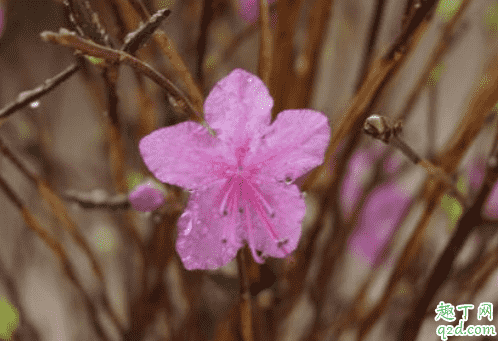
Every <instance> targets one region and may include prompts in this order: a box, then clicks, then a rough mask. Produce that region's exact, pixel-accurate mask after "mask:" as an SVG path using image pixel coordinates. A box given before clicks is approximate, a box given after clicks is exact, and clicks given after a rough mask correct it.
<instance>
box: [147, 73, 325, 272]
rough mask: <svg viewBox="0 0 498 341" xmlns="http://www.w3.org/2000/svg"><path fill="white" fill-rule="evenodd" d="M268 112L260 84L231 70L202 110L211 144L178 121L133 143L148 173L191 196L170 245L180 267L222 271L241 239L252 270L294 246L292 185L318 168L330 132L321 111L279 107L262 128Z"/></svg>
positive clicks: (197, 128)
mask: <svg viewBox="0 0 498 341" xmlns="http://www.w3.org/2000/svg"><path fill="white" fill-rule="evenodd" d="M272 107H273V99H272V98H271V97H270V94H269V92H268V89H267V88H266V86H265V85H264V84H263V82H262V81H261V80H260V79H259V78H258V77H256V76H254V75H252V74H250V73H248V72H246V71H244V70H241V69H236V70H234V71H233V72H232V73H230V74H229V75H228V76H227V77H225V78H223V79H222V80H220V81H219V82H218V83H217V84H216V85H215V86H214V88H213V89H212V90H211V93H210V94H209V96H208V97H207V98H206V101H205V103H204V113H205V118H206V121H207V123H209V125H210V126H211V128H212V129H214V131H215V132H216V133H217V137H214V136H212V135H210V134H209V132H208V130H207V129H206V128H205V127H203V126H201V125H200V124H198V123H195V122H183V123H180V124H177V125H175V126H171V127H166V128H162V129H159V130H156V131H154V132H152V133H151V134H149V135H147V136H146V137H144V138H143V139H142V140H141V141H140V145H139V148H140V153H141V155H142V157H143V159H144V162H145V164H146V165H147V167H148V168H149V170H150V171H151V172H152V173H153V174H154V175H155V176H156V177H157V178H158V179H159V180H160V181H162V182H166V183H170V184H173V185H177V186H181V187H183V188H186V189H188V190H190V192H191V195H190V198H189V202H188V204H187V207H186V209H185V212H184V213H183V214H182V215H181V217H180V218H179V220H178V238H177V241H176V250H177V252H178V254H179V255H180V257H181V259H182V261H183V264H184V266H185V268H187V269H189V270H192V269H215V268H218V267H221V266H223V265H225V264H226V263H228V262H229V261H231V260H232V259H233V258H234V257H235V255H236V254H237V250H238V249H239V248H240V247H242V245H243V241H247V242H248V244H249V247H250V249H251V252H252V255H253V257H254V259H255V260H256V261H257V262H260V263H261V262H263V259H262V258H264V257H265V256H272V257H278V258H283V257H286V256H287V255H288V254H289V253H290V252H292V251H293V250H294V249H295V248H296V247H297V244H298V241H299V238H300V236H301V222H302V219H303V217H304V213H305V209H306V206H305V203H304V200H303V198H302V196H301V194H300V192H299V189H298V187H297V186H296V185H294V184H293V181H294V180H295V179H296V178H297V177H299V176H300V175H302V174H304V173H306V172H307V171H309V170H311V169H312V168H314V167H316V166H318V165H319V164H321V163H322V162H323V158H324V153H325V149H326V147H327V145H328V141H329V138H330V128H329V125H328V121H327V118H326V117H325V116H324V115H323V114H321V113H319V112H317V111H313V110H307V109H303V110H285V111H283V112H281V113H280V114H279V115H278V117H277V119H276V120H275V121H274V122H273V124H271V125H270V123H271V108H272ZM257 251H261V252H262V255H259V254H258V253H257Z"/></svg>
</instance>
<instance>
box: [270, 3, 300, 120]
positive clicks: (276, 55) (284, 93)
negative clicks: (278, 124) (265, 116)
mask: <svg viewBox="0 0 498 341" xmlns="http://www.w3.org/2000/svg"><path fill="white" fill-rule="evenodd" d="M303 3H304V1H303V0H281V1H278V2H277V15H278V23H277V29H276V32H275V42H274V49H273V61H272V70H271V79H270V93H271V95H272V97H273V99H274V101H275V105H274V107H273V115H272V117H273V119H275V118H276V115H277V114H278V113H279V112H280V111H282V110H283V109H284V108H287V101H288V100H289V98H290V93H291V88H292V86H293V83H292V79H293V78H294V54H293V49H294V44H293V38H294V32H295V30H296V24H297V19H298V16H299V12H300V10H301V6H302V4H303Z"/></svg>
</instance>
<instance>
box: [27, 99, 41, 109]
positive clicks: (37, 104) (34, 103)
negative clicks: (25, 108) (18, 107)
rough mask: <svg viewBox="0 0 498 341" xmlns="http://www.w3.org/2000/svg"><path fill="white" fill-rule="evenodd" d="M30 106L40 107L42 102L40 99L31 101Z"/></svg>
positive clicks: (33, 107)
mask: <svg viewBox="0 0 498 341" xmlns="http://www.w3.org/2000/svg"><path fill="white" fill-rule="evenodd" d="M29 106H30V108H32V109H35V108H38V107H39V106H40V102H39V101H34V102H31V103H29Z"/></svg>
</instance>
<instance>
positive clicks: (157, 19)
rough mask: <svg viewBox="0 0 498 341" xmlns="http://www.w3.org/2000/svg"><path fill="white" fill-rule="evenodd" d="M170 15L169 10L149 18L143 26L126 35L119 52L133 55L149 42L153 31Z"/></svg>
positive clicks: (158, 12)
mask: <svg viewBox="0 0 498 341" xmlns="http://www.w3.org/2000/svg"><path fill="white" fill-rule="evenodd" d="M170 14H171V11H170V10H169V9H162V10H159V11H157V12H156V13H155V14H154V15H153V16H151V17H150V18H149V20H148V21H147V23H145V25H141V26H140V27H139V28H138V29H136V30H135V31H133V32H131V33H128V34H127V35H126V37H125V42H124V45H123V46H122V47H121V51H124V52H126V53H129V54H134V53H135V52H136V51H137V50H138V49H139V48H140V47H141V46H142V45H143V44H145V43H146V42H147V40H149V38H150V37H151V36H152V34H153V33H154V31H155V30H156V29H157V28H158V27H159V25H161V23H162V22H163V20H164V19H166V18H167V17H168V16H169V15H170Z"/></svg>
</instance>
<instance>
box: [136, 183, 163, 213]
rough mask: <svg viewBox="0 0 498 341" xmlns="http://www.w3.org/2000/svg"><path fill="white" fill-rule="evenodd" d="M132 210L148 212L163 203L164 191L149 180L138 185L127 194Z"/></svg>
mask: <svg viewBox="0 0 498 341" xmlns="http://www.w3.org/2000/svg"><path fill="white" fill-rule="evenodd" d="M128 200H129V201H130V204H131V206H132V207H133V209H134V210H137V211H142V212H150V211H154V210H155V209H157V208H159V207H161V206H162V205H163V204H164V193H163V192H162V191H161V190H160V189H159V188H157V186H155V185H154V184H153V183H152V182H151V181H147V182H145V183H143V184H140V185H138V186H137V187H135V188H134V189H133V191H131V193H130V194H129V195H128Z"/></svg>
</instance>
